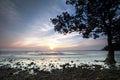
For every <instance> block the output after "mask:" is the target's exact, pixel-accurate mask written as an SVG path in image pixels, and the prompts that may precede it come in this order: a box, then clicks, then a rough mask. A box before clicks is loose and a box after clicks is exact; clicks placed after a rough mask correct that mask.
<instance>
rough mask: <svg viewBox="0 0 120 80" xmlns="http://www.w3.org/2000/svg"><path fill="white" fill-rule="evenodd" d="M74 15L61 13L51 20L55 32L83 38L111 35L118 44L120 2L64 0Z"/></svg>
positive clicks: (115, 0)
mask: <svg viewBox="0 0 120 80" xmlns="http://www.w3.org/2000/svg"><path fill="white" fill-rule="evenodd" d="M66 4H67V5H72V6H74V7H75V14H70V13H68V12H63V13H62V14H61V15H58V16H57V17H56V18H53V19H51V21H52V23H53V24H54V29H55V31H57V32H59V33H63V34H67V33H71V32H79V33H80V34H82V36H83V38H90V37H92V38H94V39H96V38H98V37H100V36H101V35H108V34H109V31H110V33H111V34H112V41H113V42H120V14H119V13H120V0H66Z"/></svg>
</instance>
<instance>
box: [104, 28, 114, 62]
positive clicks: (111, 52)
mask: <svg viewBox="0 0 120 80" xmlns="http://www.w3.org/2000/svg"><path fill="white" fill-rule="evenodd" d="M107 30H108V32H107V34H108V36H107V37H108V39H107V41H108V48H109V51H108V55H107V57H106V59H105V63H107V64H115V63H116V61H115V58H114V49H113V45H112V34H111V27H109V28H108V29H107Z"/></svg>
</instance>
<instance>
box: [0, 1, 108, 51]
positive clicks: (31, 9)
mask: <svg viewBox="0 0 120 80" xmlns="http://www.w3.org/2000/svg"><path fill="white" fill-rule="evenodd" d="M65 11H68V12H69V13H71V14H72V13H74V7H72V6H69V5H66V4H65V0H0V49H38V50H53V49H54V50H100V49H102V48H103V47H104V46H105V45H107V41H106V39H105V38H104V39H103V38H99V39H95V40H94V39H91V38H90V39H83V38H82V37H81V35H80V34H79V33H76V32H73V33H71V34H67V35H63V34H59V33H57V32H55V31H54V25H53V24H52V23H51V21H50V18H55V17H56V16H57V15H60V14H61V13H62V12H65Z"/></svg>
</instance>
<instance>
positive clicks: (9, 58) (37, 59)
mask: <svg viewBox="0 0 120 80" xmlns="http://www.w3.org/2000/svg"><path fill="white" fill-rule="evenodd" d="M107 54H108V51H97V50H96V51H93V50H87V51H82V50H71V51H0V66H3V65H4V66H6V65H7V66H10V67H15V68H16V67H17V68H22V69H25V68H26V67H27V68H39V69H41V70H42V69H44V70H49V69H54V68H61V66H62V65H64V64H69V66H79V65H82V64H89V65H93V64H98V65H105V63H104V62H103V61H104V60H105V58H106V56H107ZM115 60H116V62H117V63H116V64H117V65H120V51H115Z"/></svg>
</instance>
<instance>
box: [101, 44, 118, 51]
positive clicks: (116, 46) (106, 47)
mask: <svg viewBox="0 0 120 80" xmlns="http://www.w3.org/2000/svg"><path fill="white" fill-rule="evenodd" d="M113 48H114V50H117V51H120V43H113ZM102 50H108V46H105V47H104V48H103V49H102Z"/></svg>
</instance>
